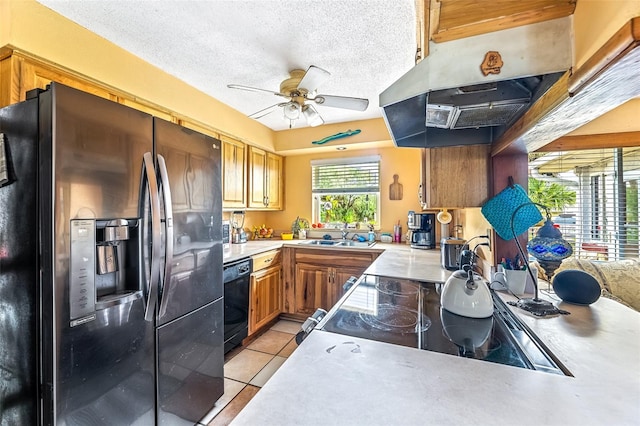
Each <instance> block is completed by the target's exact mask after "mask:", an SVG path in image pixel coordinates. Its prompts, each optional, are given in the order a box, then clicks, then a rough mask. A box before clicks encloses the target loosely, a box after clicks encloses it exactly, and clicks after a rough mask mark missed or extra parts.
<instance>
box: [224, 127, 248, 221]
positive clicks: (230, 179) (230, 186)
mask: <svg viewBox="0 0 640 426" xmlns="http://www.w3.org/2000/svg"><path fill="white" fill-rule="evenodd" d="M222 207H223V208H244V207H247V149H246V145H245V144H243V143H242V142H239V141H235V140H233V139H226V138H223V139H222Z"/></svg>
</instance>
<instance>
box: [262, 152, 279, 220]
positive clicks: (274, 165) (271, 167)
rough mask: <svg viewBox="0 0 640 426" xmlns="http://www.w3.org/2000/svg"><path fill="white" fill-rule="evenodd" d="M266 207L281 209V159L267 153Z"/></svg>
mask: <svg viewBox="0 0 640 426" xmlns="http://www.w3.org/2000/svg"><path fill="white" fill-rule="evenodd" d="M266 161H267V167H266V173H267V178H266V180H267V194H266V195H267V207H268V208H269V209H274V210H280V209H282V157H280V156H279V155H275V154H271V153H267V158H266Z"/></svg>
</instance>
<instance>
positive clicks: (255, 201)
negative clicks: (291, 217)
mask: <svg viewBox="0 0 640 426" xmlns="http://www.w3.org/2000/svg"><path fill="white" fill-rule="evenodd" d="M248 183H249V188H248V194H249V203H248V205H247V207H249V208H252V209H260V210H282V204H283V203H282V194H283V188H282V157H280V156H278V155H275V154H272V153H270V152H267V151H264V150H262V149H260V148H256V147H253V146H250V147H249V179H248Z"/></svg>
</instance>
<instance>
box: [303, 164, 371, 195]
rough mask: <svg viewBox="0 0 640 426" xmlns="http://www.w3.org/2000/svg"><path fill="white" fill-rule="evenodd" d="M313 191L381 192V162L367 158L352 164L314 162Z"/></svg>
mask: <svg viewBox="0 0 640 426" xmlns="http://www.w3.org/2000/svg"><path fill="white" fill-rule="evenodd" d="M311 173H312V191H313V192H314V193H315V194H328V193H332V194H335V193H364V192H379V191H380V161H379V159H374V160H373V161H372V159H371V158H369V157H367V158H365V159H351V161H350V162H348V163H347V162H344V161H340V162H335V163H328V162H325V161H322V162H312V166H311Z"/></svg>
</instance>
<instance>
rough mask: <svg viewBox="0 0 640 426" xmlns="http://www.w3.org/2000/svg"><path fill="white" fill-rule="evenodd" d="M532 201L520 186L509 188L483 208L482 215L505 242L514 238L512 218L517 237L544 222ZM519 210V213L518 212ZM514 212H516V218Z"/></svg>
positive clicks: (515, 185)
mask: <svg viewBox="0 0 640 426" xmlns="http://www.w3.org/2000/svg"><path fill="white" fill-rule="evenodd" d="M531 202H532V201H531V199H530V198H529V196H528V195H527V193H526V192H525V190H524V189H523V188H522V187H521V186H520V185H518V184H514V185H511V186H507V187H506V188H505V189H503V190H502V191H500V193H499V194H497V195H496V196H495V197H493V198H491V199H490V200H489V201H487V202H486V203H485V204H484V206H482V210H481V212H482V215H483V216H484V217H485V219H487V221H488V222H489V223H490V224H491V226H493V229H495V231H496V233H497V234H498V236H500V238H502V239H503V240H505V241H509V240H512V239H513V238H514V235H513V232H512V230H511V218H512V217H513V229H514V231H515V235H520V234H522V233H523V232H525V231H526V230H527V229H529V228H530V227H532V226H533V225H535V224H536V223H538V222H540V221H541V220H542V214H541V213H540V210H538V208H537V207H536V206H535V205H534V204H530V205H525V206H524V207H522V208H520V209H518V207H520V206H522V205H523V204H527V203H531ZM516 210H517V212H516ZM514 212H516V214H515V216H514Z"/></svg>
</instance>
